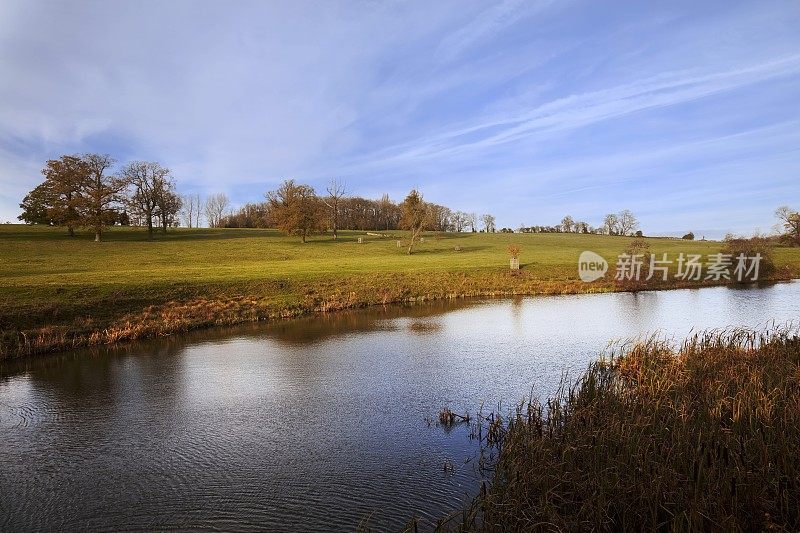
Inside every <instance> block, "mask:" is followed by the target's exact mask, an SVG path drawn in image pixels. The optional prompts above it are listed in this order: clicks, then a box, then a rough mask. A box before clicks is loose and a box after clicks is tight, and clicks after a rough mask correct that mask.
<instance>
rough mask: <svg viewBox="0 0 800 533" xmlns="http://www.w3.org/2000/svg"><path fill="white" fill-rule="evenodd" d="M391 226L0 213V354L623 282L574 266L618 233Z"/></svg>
mask: <svg viewBox="0 0 800 533" xmlns="http://www.w3.org/2000/svg"><path fill="white" fill-rule="evenodd" d="M403 237H404V235H403V234H402V233H397V234H395V235H392V236H388V237H381V236H369V235H366V233H364V232H343V233H342V235H341V236H340V238H339V239H338V240H337V241H333V240H332V239H331V238H330V237H326V236H320V237H316V238H314V239H312V240H311V241H310V242H309V243H308V244H305V245H304V244H301V243H300V242H299V240H298V239H297V238H294V237H285V236H282V235H280V234H278V233H276V232H274V231H270V230H208V229H200V230H173V231H172V232H171V233H169V234H167V235H166V236H160V237H159V240H157V241H155V242H147V241H146V240H144V239H145V236H144V234H142V232H141V230H138V229H135V228H134V229H131V228H124V229H120V228H118V229H114V230H113V231H110V232H109V233H108V236H107V240H106V242H103V243H99V244H98V243H94V242H91V240H90V239H91V236H88V235H87V236H78V237H77V238H70V237H68V236H66V235H63V234H62V232H61V230H60V229H58V228H40V227H29V226H13V225H11V226H5V227H2V228H0V253H2V254H3V256H4V257H6V258H8V259H9V260H8V261H6V262H4V263H3V265H2V269H1V270H0V273H2V277H0V280H1V281H0V298H2V300H1V301H2V304H3V305H2V311H1V312H0V330H1V332H0V358H10V357H19V356H25V355H33V354H40V353H47V352H56V351H61V350H67V349H71V348H76V347H82V346H91V345H101V344H115V343H119V342H125V341H130V340H135V339H141V338H148V337H157V336H165V335H172V334H176V333H180V332H185V331H189V330H193V329H199V328H206V327H211V326H216V325H231V324H237V323H243V322H254V321H261V320H272V319H277V318H287V317H296V316H301V315H308V314H311V313H324V312H332V311H337V310H342V309H352V308H358V307H366V306H370V305H381V304H390V303H408V302H419V301H428V300H437V299H452V298H464V297H473V296H482V297H486V296H512V295H548V294H578V293H588V292H609V291H616V290H626V289H629V288H630V287H620V286H617V285H616V284H614V283H613V282H612V281H598V282H593V283H583V282H581V281H580V280H578V279H577V271H576V270H577V268H576V261H577V257H578V255H580V253H581V252H582V251H583V250H592V251H595V252H597V253H599V254H600V255H602V256H604V257H606V258H607V259H608V260H609V261H610V262H612V265H613V260H614V258H615V257H616V255H617V254H619V253H621V252H622V251H623V250H624V249H625V248H626V247H627V246H628V245H629V243H630V241H631V239H630V238H628V237H608V236H598V235H564V234H540V235H531V234H522V235H520V234H491V235H487V234H439V235H427V236H426V240H425V242H423V243H420V244H419V246H418V247H417V252H416V253H415V254H414V255H411V256H408V255H406V254H405V251H404V250H403V249H402V248H398V247H397V245H396V242H397V240H401V239H402V238H403ZM359 238H361V239H362V243H358V239H359ZM646 241H647V242H648V244H649V245H650V248H651V251H652V252H654V253H659V252H661V253H670V254H674V255H676V256H677V254H678V253H681V252H683V253H699V254H710V253H717V252H719V250H720V248H721V243H718V242H711V241H698V242H693V241H680V240H670V239H646ZM511 243H516V244H520V245H521V247H522V255H521V263H522V270H520V271H519V272H512V271H510V270H509V269H508V266H507V265H508V257H507V254H506V247H507V246H508V244H511ZM775 262H776V265H777V267H778V270H777V274H776V275H775V276H774V277H775V279H791V278H794V277H798V276H800V249H778V251H777V252H776V257H775ZM612 269H613V266H612ZM606 277H610V276H608V275H607V276H606ZM704 285H707V284H700V283H698V284H691V283H677V282H674V281H670V282H665V283H658V284H654V285H650V286H648V287H647V288H648V289H671V288H681V287H690V286H704ZM640 288H641V287H640Z"/></svg>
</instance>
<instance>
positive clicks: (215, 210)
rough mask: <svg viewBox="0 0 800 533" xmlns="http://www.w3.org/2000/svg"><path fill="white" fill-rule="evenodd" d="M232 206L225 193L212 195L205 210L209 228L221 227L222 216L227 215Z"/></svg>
mask: <svg viewBox="0 0 800 533" xmlns="http://www.w3.org/2000/svg"><path fill="white" fill-rule="evenodd" d="M230 205H231V202H230V200H229V199H228V197H227V196H226V195H225V194H224V193H217V194H212V195H211V196H209V197H208V198H206V203H205V206H204V210H205V214H206V220H207V221H208V227H210V228H219V227H221V225H222V224H221V223H222V216H223V215H224V214H225V211H227V210H228V208H229V207H230Z"/></svg>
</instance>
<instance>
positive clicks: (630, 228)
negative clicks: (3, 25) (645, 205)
mask: <svg viewBox="0 0 800 533" xmlns="http://www.w3.org/2000/svg"><path fill="white" fill-rule="evenodd" d="M638 227H639V221H638V220H636V217H635V216H633V213H631V212H630V211H629V210H627V209H623V210H622V211H620V212H619V213H618V214H617V229H618V230H619V234H620V235H632V234H633V232H634V231H636V229H637V228H638Z"/></svg>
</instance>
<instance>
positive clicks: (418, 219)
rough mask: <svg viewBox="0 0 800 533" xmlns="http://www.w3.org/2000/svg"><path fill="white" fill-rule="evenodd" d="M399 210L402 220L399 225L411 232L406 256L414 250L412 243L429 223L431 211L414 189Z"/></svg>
mask: <svg viewBox="0 0 800 533" xmlns="http://www.w3.org/2000/svg"><path fill="white" fill-rule="evenodd" d="M400 210H401V211H402V213H403V218H402V219H401V220H400V224H401V226H402V227H403V228H404V229H407V230H409V231H410V232H411V241H410V242H409V244H408V251H407V253H408V255H411V251H412V249H413V248H414V242H415V241H416V240H417V237H419V235H420V233H422V230H424V229H425V227H426V226H427V225H428V224H429V223H430V219H431V209H430V205H429V204H427V203H425V201H424V200H423V199H422V194H420V192H419V191H418V190H416V189H412V190H411V192H410V193H408V196H406V199H405V200H403V203H402V204H400Z"/></svg>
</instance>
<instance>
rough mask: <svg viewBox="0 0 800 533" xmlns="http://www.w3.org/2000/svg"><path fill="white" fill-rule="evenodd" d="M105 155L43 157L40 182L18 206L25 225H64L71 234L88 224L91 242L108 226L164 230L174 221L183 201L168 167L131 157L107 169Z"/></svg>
mask: <svg viewBox="0 0 800 533" xmlns="http://www.w3.org/2000/svg"><path fill="white" fill-rule="evenodd" d="M115 163H116V161H115V160H114V159H113V158H112V157H111V156H109V155H101V154H84V155H65V156H62V157H60V158H59V159H51V160H49V161H47V163H46V164H45V167H44V169H43V170H42V175H43V176H44V181H43V182H42V183H40V184H39V185H37V186H36V187H35V188H34V189H33V190H32V191H31V192H29V193H28V194H27V195H26V196H25V198H24V199H23V200H22V203H21V204H20V208H22V214H21V215H19V217H18V218H19V219H20V220H23V221H25V222H27V223H29V224H47V225H52V226H63V227H66V228H67V231H68V232H69V234H70V235H74V234H75V229H76V228H78V227H86V228H91V229H92V231H93V232H94V236H95V241H100V240H101V238H102V234H103V229H104V228H105V227H107V226H113V225H118V224H119V225H138V226H146V227H147V231H148V237H149V238H150V239H152V238H153V231H154V228H155V227H160V228H161V229H162V231H164V232H166V231H167V227H169V226H172V225H174V224H175V223H176V217H177V214H178V212H179V211H180V210H181V207H182V205H183V204H182V199H181V197H180V196H178V194H177V193H176V192H175V180H174V179H173V178H172V175H171V173H170V170H169V169H168V168H165V167H162V166H161V165H160V164H159V163H154V162H147V161H133V162H131V163H128V164H127V165H125V166H123V167H122V168H120V169H119V170H118V171H117V172H116V173H115V172H112V168H113V167H114V165H115Z"/></svg>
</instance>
